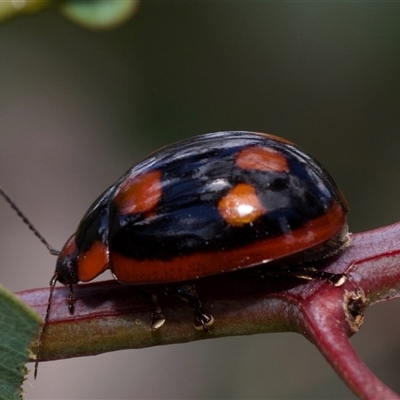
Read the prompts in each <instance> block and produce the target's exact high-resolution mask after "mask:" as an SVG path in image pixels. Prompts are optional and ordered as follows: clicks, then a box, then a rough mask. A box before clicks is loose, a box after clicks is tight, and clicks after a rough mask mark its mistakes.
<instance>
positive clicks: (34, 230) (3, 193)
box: [0, 186, 60, 256]
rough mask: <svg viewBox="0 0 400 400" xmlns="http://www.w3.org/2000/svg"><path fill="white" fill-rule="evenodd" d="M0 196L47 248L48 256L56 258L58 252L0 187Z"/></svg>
mask: <svg viewBox="0 0 400 400" xmlns="http://www.w3.org/2000/svg"><path fill="white" fill-rule="evenodd" d="M0 195H2V196H3V197H4V199H5V200H6V202H7V203H8V204H9V205H10V206H11V208H12V209H13V210H14V211H15V212H16V213H17V215H18V216H19V217H20V218H21V219H22V221H23V222H24V224H26V225H27V226H28V228H29V229H30V230H31V231H32V232H33V233H34V235H35V236H36V237H37V238H38V239H39V240H40V241H41V242H42V243H43V244H44V245H45V246H46V247H47V249H48V250H49V252H50V254H51V255H53V256H58V255H59V254H60V252H59V251H58V250H55V249H54V248H53V247H52V246H50V244H49V243H48V242H47V240H46V239H45V238H44V237H43V236H42V235H41V233H40V232H39V231H38V230H37V229H36V228H35V226H34V225H33V224H32V222H31V221H29V219H28V218H27V217H26V216H25V214H24V213H23V212H22V211H21V210H20V209H19V208H18V206H17V205H16V204H15V203H14V202H13V201H12V200H11V198H10V197H9V196H8V194H7V193H6V192H5V191H4V190H3V189H2V188H1V186H0Z"/></svg>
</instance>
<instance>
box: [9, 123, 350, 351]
mask: <svg viewBox="0 0 400 400" xmlns="http://www.w3.org/2000/svg"><path fill="white" fill-rule="evenodd" d="M1 192H2V194H3V196H4V197H6V200H8V201H9V202H10V204H11V205H13V203H12V202H11V201H10V200H9V198H8V197H7V195H5V194H4V192H3V191H1ZM13 207H14V208H15V209H17V208H16V206H15V205H13ZM17 212H18V209H17ZM19 213H20V212H19ZM347 213H348V206H347V203H346V200H345V198H344V196H343V195H342V193H341V191H340V190H339V188H338V186H337V185H336V183H335V182H334V180H333V179H332V177H331V176H330V175H329V173H328V172H327V171H326V170H325V169H324V167H322V166H321V165H320V164H319V163H318V162H317V161H316V160H314V159H313V158H312V157H311V156H310V155H308V154H307V153H305V152H304V151H302V150H300V149H299V147H297V146H296V145H295V144H293V143H292V142H290V141H288V140H285V139H282V138H280V137H277V136H274V135H270V134H262V133H254V132H245V131H226V132H215V133H209V134H205V135H199V136H195V137H192V138H190V139H187V140H183V141H181V142H178V143H175V144H172V145H170V146H166V147H164V148H162V149H160V150H158V151H156V152H154V153H152V154H150V155H149V156H148V157H146V158H144V159H143V160H142V161H140V162H139V163H137V164H136V165H134V166H133V167H132V168H131V169H129V170H128V171H127V172H126V173H125V174H124V175H123V176H122V177H121V178H120V179H119V180H118V181H117V182H116V183H115V184H114V185H112V186H111V187H109V188H108V189H107V190H106V191H105V192H104V193H103V194H101V196H100V197H98V199H97V200H96V201H95V202H94V203H93V204H92V205H91V206H90V207H89V209H88V211H87V212H86V214H85V215H84V217H83V219H82V220H81V222H80V224H79V226H78V228H77V230H76V232H75V233H74V234H73V235H72V236H71V237H70V238H69V239H68V241H67V242H66V244H65V245H64V246H63V248H62V250H61V252H59V253H58V252H55V251H54V250H53V249H52V248H51V247H50V246H49V245H48V244H47V242H46V241H45V240H44V239H43V238H42V237H41V235H40V234H39V233H38V232H37V231H36V229H35V228H34V227H33V226H32V225H31V224H30V223H29V221H25V222H26V223H27V224H28V226H29V227H30V228H31V229H32V230H33V231H34V233H35V234H36V235H37V236H38V237H39V238H40V239H41V240H42V242H44V243H45V244H46V246H47V247H48V248H49V249H50V251H51V252H52V253H53V254H58V258H57V263H56V268H55V273H54V276H53V278H52V280H51V292H50V298H49V308H50V302H51V293H52V291H53V289H54V285H55V284H56V282H57V281H58V282H60V283H62V284H64V285H68V286H69V287H70V289H71V294H70V298H69V307H70V311H71V312H73V302H74V299H73V297H72V288H73V285H74V284H76V283H78V282H88V281H91V280H92V279H94V278H95V277H97V276H98V275H100V274H101V273H102V272H104V271H105V270H107V269H110V270H111V272H112V274H113V276H114V278H115V279H116V280H118V281H119V282H121V283H125V284H134V285H141V284H150V283H161V284H171V287H172V290H170V291H172V293H173V294H175V295H177V296H179V297H181V298H182V299H183V300H185V301H187V302H188V303H189V305H190V306H191V307H192V309H193V311H194V320H195V326H196V327H197V328H199V329H204V330H208V327H209V326H210V325H212V323H213V322H214V319H213V317H212V316H211V315H210V314H208V313H207V312H205V311H204V310H203V308H202V305H201V302H200V300H199V298H198V296H197V293H196V289H195V286H194V285H192V284H187V281H192V280H196V279H200V278H202V277H206V276H210V275H215V274H221V273H228V272H233V271H237V270H241V269H246V268H254V267H258V266H260V265H262V266H264V267H265V268H266V269H267V270H268V264H269V263H271V262H272V261H276V260H283V261H285V260H287V263H285V262H283V263H282V265H283V267H282V274H283V275H285V274H292V276H297V277H300V278H304V279H313V278H317V279H326V280H329V281H330V282H331V283H333V284H335V285H340V284H341V283H343V281H344V278H345V277H344V276H343V275H336V274H330V273H328V272H325V271H318V270H315V268H308V267H307V261H315V260H320V259H324V258H327V257H331V256H334V255H336V254H338V253H340V252H341V251H343V250H344V249H345V248H346V246H348V244H349V241H350V240H349V235H348V230H347V222H346V217H347ZM21 214H22V213H20V216H21ZM25 220H26V218H25ZM299 263H301V266H300V268H299V269H298V270H297V272H296V268H293V267H294V266H296V265H298V264H299ZM288 267H290V268H288ZM289 270H290V271H291V272H290V271H289ZM278 272H279V271H278ZM274 273H275V274H276V271H275V272H274ZM151 299H152V302H153V313H152V316H153V317H152V323H151V328H152V329H156V328H158V327H159V326H161V325H162V324H163V323H164V317H163V316H162V314H161V310H160V307H159V306H158V303H157V301H156V299H155V298H154V297H151ZM49 308H48V311H49ZM47 319H48V313H47V316H46V320H45V325H46V321H47ZM43 329H44V328H43ZM41 336H43V331H42V335H41ZM41 340H42V339H40V342H39V349H40V345H41ZM38 352H39V350H38Z"/></svg>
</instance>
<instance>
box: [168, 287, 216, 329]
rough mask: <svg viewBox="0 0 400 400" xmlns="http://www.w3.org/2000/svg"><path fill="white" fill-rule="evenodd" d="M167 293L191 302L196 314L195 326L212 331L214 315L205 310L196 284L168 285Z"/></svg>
mask: <svg viewBox="0 0 400 400" xmlns="http://www.w3.org/2000/svg"><path fill="white" fill-rule="evenodd" d="M166 293H167V294H173V295H174V296H176V297H179V298H180V299H182V300H183V301H185V302H186V303H189V305H190V307H191V308H192V310H193V314H194V327H195V328H196V329H197V330H203V331H204V332H209V331H210V326H211V325H213V323H214V317H213V316H212V315H211V314H209V313H207V312H205V311H204V310H203V308H202V305H201V301H200V299H199V297H198V295H197V291H196V287H195V286H194V285H182V286H172V287H171V286H168V287H167V289H166Z"/></svg>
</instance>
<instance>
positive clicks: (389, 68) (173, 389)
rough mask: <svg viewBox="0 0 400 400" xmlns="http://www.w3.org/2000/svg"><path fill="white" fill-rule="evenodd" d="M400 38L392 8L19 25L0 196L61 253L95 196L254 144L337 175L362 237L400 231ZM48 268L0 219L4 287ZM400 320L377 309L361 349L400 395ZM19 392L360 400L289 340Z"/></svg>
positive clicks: (210, 346) (45, 19)
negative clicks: (391, 228) (185, 142)
mask: <svg viewBox="0 0 400 400" xmlns="http://www.w3.org/2000/svg"><path fill="white" fill-rule="evenodd" d="M399 21H400V5H399V4H398V3H393V2H392V3H388V2H385V3H379V2H378V3H376V2H375V3H372V2H365V3H364V2H363V3H360V2H352V3H346V2H338V3H332V2H326V3H325V2H323V3H322V2H321V3H318V2H317V3H316V2H310V3H304V2H301V3H296V2H285V3H283V2H282V3H271V2H216V3H213V2H187V3H185V2H165V3H163V2H143V3H142V4H141V5H140V8H139V10H138V12H137V14H136V15H135V16H134V17H133V19H131V20H130V21H129V22H128V23H127V24H125V25H123V26H122V27H120V28H118V29H116V30H113V31H107V32H94V31H88V30H85V29H83V28H81V27H79V26H76V25H74V24H72V23H70V22H68V21H66V20H65V19H64V18H63V17H61V16H60V15H58V14H57V13H53V12H50V11H48V12H43V13H41V14H39V15H37V16H31V17H22V18H19V19H15V20H11V21H9V22H7V23H5V24H3V25H0V54H1V55H2V56H1V59H0V183H1V185H2V186H3V187H4V188H5V189H6V190H7V191H8V193H9V194H10V195H11V196H12V198H13V199H14V200H15V201H16V203H17V204H18V205H19V206H20V207H21V208H22V209H23V210H24V212H25V213H26V214H27V215H28V216H29V218H30V219H31V220H32V221H33V222H34V223H35V225H36V227H37V228H38V229H39V230H40V231H41V233H42V234H43V235H44V236H45V237H46V238H47V239H48V240H49V241H50V243H51V244H52V245H53V246H54V247H56V248H61V246H62V245H63V244H64V242H65V241H66V239H67V238H68V237H69V236H70V234H72V233H73V232H74V230H75V229H76V227H77V225H78V223H79V221H80V219H81V217H82V216H83V214H84V213H85V211H86V210H87V208H88V207H89V206H90V204H91V203H92V202H93V201H94V200H95V199H96V198H97V196H98V195H99V194H100V193H101V192H102V191H103V190H104V189H105V188H107V187H108V186H109V185H111V184H112V183H114V182H115V181H116V179H117V178H118V177H119V176H120V175H121V174H122V173H123V172H124V171H125V170H126V169H128V168H129V167H130V166H131V165H132V164H134V163H136V162H137V161H139V160H140V159H141V158H142V157H144V156H145V155H146V154H147V153H148V152H150V151H153V150H155V149H157V148H158V147H160V146H162V145H165V144H168V143H171V142H173V141H177V140H179V139H183V138H187V137H190V136H193V135H197V134H201V133H206V132H212V131H218V130H256V131H260V132H269V133H273V134H276V135H279V136H283V137H285V138H287V139H289V140H291V141H294V142H296V143H297V144H299V145H300V146H301V147H303V148H304V149H306V150H307V151H308V152H309V153H311V154H312V155H314V156H315V158H317V159H318V160H319V161H320V162H321V163H323V164H324V165H325V166H326V167H327V169H328V170H329V171H330V172H331V174H332V175H333V176H334V177H335V179H336V180H337V182H338V184H339V186H340V187H341V188H342V190H343V192H344V193H345V195H346V197H347V200H348V202H349V204H350V207H351V213H350V216H349V224H350V229H351V231H352V232H358V231H363V230H368V229H373V228H377V227H380V226H383V225H387V224H390V223H394V222H396V221H399V220H400V205H399V204H400V185H399V180H400V157H399V151H400V23H399ZM399 246H400V243H399ZM54 263H55V259H54V257H52V256H50V255H49V254H48V253H47V250H46V249H45V248H44V246H43V245H42V244H40V243H39V241H38V240H37V239H36V238H35V237H34V236H33V235H32V233H31V232H30V231H29V230H28V229H27V228H26V226H24V225H23V224H22V222H21V221H20V220H19V219H18V218H17V217H16V216H15V215H14V213H13V212H12V211H11V210H10V209H9V206H8V205H6V204H5V203H4V202H3V203H0V281H1V282H2V284H3V285H4V286H6V287H7V288H9V289H10V290H13V291H21V290H25V289H29V288H36V287H44V286H46V285H47V284H48V281H49V279H50V277H51V276H52V273H53V270H54ZM105 278H107V279H109V278H110V276H109V274H108V273H106V274H105ZM399 311H400V305H399V304H396V303H395V302H391V303H387V304H381V305H378V306H374V307H372V308H371V309H369V310H368V311H367V314H366V321H365V323H364V326H363V327H362V328H361V331H360V332H359V333H358V334H357V335H356V336H355V337H354V338H353V339H352V343H353V344H354V346H355V347H356V349H357V351H358V352H359V354H360V355H361V356H362V358H363V359H364V360H365V362H366V363H367V364H368V365H369V367H370V368H371V369H372V370H373V371H374V372H375V373H377V374H378V376H379V377H380V378H381V379H382V380H383V381H384V382H385V383H387V384H388V385H390V386H391V387H392V388H393V389H394V390H396V391H397V392H400V383H399V382H400V381H399V380H398V371H399V367H400V340H399V337H400V312H399ZM32 367H33V365H32ZM25 391H26V393H27V395H26V398H27V399H50V398H51V399H63V398H65V399H66V398H68V399H111V398H113V399H122V398H124V399H134V398H142V399H151V398H154V399H156V398H157V399H163V398H164V399H189V398H190V399H202V398H208V399H211V398H212V399H214V398H215V399H216V398H219V399H250V398H260V399H261V398H263V399H321V398H325V399H353V398H355V397H354V395H353V394H352V393H351V392H350V391H349V390H348V389H347V387H346V386H345V385H344V384H343V383H342V382H341V380H340V379H339V378H338V377H337V376H336V375H335V373H334V372H333V370H332V369H331V368H330V366H329V365H328V364H327V363H326V362H325V360H324V359H323V358H322V356H321V355H320V354H319V353H318V352H317V350H316V349H315V348H314V347H313V346H312V345H311V344H310V343H309V342H307V341H306V340H305V339H304V338H302V337H301V336H300V335H296V334H293V333H286V334H268V335H266V334H265V335H256V336H248V337H235V338H233V337H232V338H225V339H215V340H206V341H203V342H197V343H188V344H182V345H171V346H163V347H154V348H150V349H143V350H127V351H120V352H115V353H108V354H104V355H100V356H96V357H88V358H79V359H72V360H64V361H57V362H47V363H42V364H41V365H40V368H39V376H38V379H37V380H36V381H34V380H33V376H32V375H30V376H29V379H28V381H27V382H26V384H25Z"/></svg>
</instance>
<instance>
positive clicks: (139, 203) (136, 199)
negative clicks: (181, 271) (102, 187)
mask: <svg viewBox="0 0 400 400" xmlns="http://www.w3.org/2000/svg"><path fill="white" fill-rule="evenodd" d="M161 193H162V189H161V172H160V171H158V170H156V171H150V172H145V173H143V174H140V175H138V176H135V177H133V178H128V179H127V180H126V181H125V182H124V183H123V184H122V185H121V187H120V188H119V189H118V194H117V195H116V196H115V198H114V202H115V203H116V204H117V206H118V208H119V212H120V213H121V214H134V213H144V212H149V211H151V210H153V209H154V208H155V207H156V206H157V204H158V202H159V200H160V197H161Z"/></svg>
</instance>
